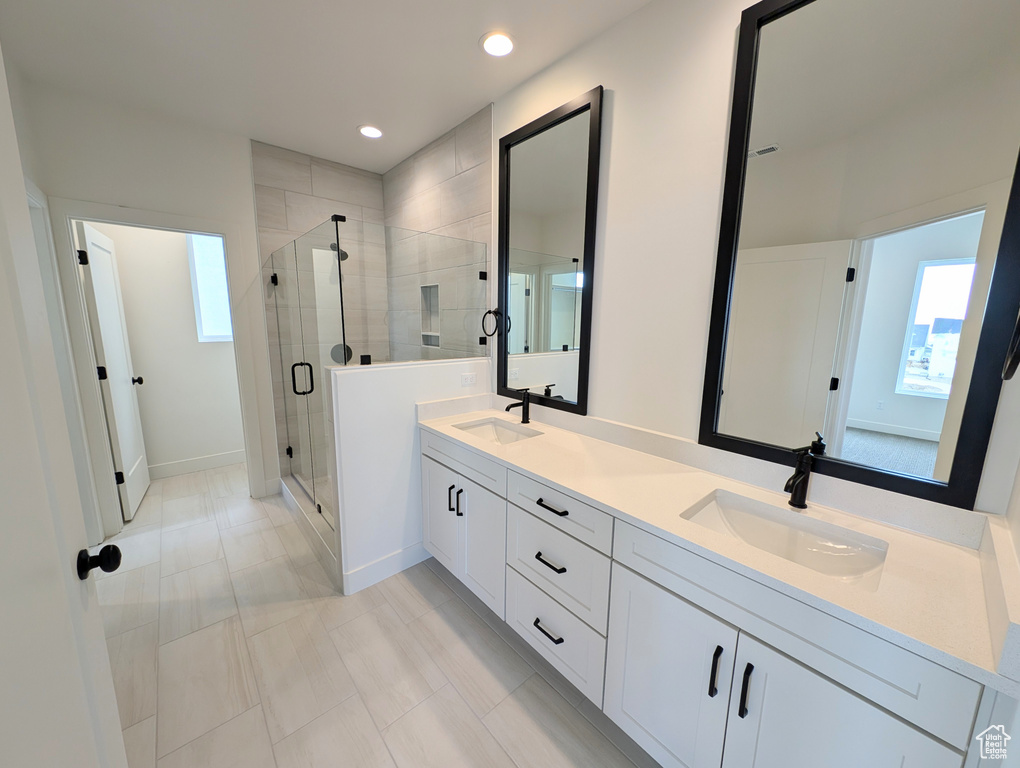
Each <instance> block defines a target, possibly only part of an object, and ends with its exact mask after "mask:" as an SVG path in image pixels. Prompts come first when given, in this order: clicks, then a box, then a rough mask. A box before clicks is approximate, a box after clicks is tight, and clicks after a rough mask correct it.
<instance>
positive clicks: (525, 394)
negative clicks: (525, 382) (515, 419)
mask: <svg viewBox="0 0 1020 768" xmlns="http://www.w3.org/2000/svg"><path fill="white" fill-rule="evenodd" d="M515 391H516V392H518V393H519V394H520V396H521V402H519V403H510V405H508V406H507V407H506V408H505V409H504V410H506V411H507V412H509V411H510V409H511V408H520V409H521V424H529V423H530V422H531V390H530V389H518V390H515Z"/></svg>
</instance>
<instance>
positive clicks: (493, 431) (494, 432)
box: [453, 416, 542, 445]
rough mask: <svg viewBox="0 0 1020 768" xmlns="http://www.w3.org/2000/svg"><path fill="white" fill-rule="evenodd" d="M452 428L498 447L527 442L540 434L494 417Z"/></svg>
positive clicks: (455, 425) (534, 430)
mask: <svg viewBox="0 0 1020 768" xmlns="http://www.w3.org/2000/svg"><path fill="white" fill-rule="evenodd" d="M453 426H454V427H456V428H457V429H460V430H463V431H464V432H467V433H468V434H469V435H474V436H475V437H479V438H481V439H482V440H488V441H489V442H491V443H499V444H500V445H506V444H508V443H516V442H517V441H518V440H527V439H528V438H529V437H535V436H537V435H541V434H542V433H541V432H539V431H538V430H537V429H531V427H526V426H524V425H523V424H516V423H514V422H512V421H506V420H505V419H498V418H496V417H495V416H490V417H488V418H485V419H478V421H468V422H466V423H464V424H454V425H453Z"/></svg>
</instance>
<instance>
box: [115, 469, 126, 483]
mask: <svg viewBox="0 0 1020 768" xmlns="http://www.w3.org/2000/svg"><path fill="white" fill-rule="evenodd" d="M113 479H114V480H115V481H116V482H117V485H124V473H123V472H114V473H113Z"/></svg>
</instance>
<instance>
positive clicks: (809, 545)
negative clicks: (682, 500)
mask: <svg viewBox="0 0 1020 768" xmlns="http://www.w3.org/2000/svg"><path fill="white" fill-rule="evenodd" d="M681 516H682V517H684V518H686V519H687V520H690V521H691V522H693V523H697V524H698V525H702V526H704V527H705V528H708V529H710V530H713V531H716V532H717V533H722V534H726V535H727V536H731V537H733V538H735V539H739V540H741V541H743V542H746V543H747V544H750V545H751V546H752V547H757V548H758V549H760V550H762V551H764V552H768V553H770V554H773V555H776V556H777V557H781V558H783V559H784V560H789V561H790V562H792V563H797V564H799V565H803V566H805V567H806V568H810V569H811V570H813V571H816V572H818V573H822V574H825V575H826V576H831V577H833V578H837V579H842V580H846V581H855V580H858V579H862V578H863V577H865V576H869V575H870V576H873V577H874V584H875V585H876V586H877V579H878V576H879V574H880V572H881V567H882V564H883V563H884V562H885V556H886V553H887V552H888V550H889V543H888V542H885V541H882V540H881V539H876V538H874V537H873V536H868V535H867V534H863V533H858V532H857V531H851V530H849V529H848V528H843V527H841V526H838V525H833V524H832V523H827V522H825V521H823V520H816V519H814V518H811V517H805V516H804V515H802V514H799V513H797V512H794V511H792V510H789V509H782V508H781V507H775V506H773V505H771V504H766V503H765V502H762V501H757V500H755V499H749V498H747V497H746V496H741V495H739V494H736V493H731V492H730V491H723V490H717V491H713V492H712V493H710V494H709V495H708V496H706V497H705V498H703V499H702V500H701V501H699V502H698V503H697V504H695V505H694V506H693V507H691V508H690V509H688V510H687V511H686V512H684V513H683V514H682V515H681Z"/></svg>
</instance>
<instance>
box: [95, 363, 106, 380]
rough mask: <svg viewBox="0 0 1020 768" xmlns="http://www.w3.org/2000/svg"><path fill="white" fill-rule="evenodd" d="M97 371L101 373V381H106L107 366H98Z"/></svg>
mask: <svg viewBox="0 0 1020 768" xmlns="http://www.w3.org/2000/svg"><path fill="white" fill-rule="evenodd" d="M96 373H97V374H99V380H100V381H106V366H105V365H100V366H99V367H98V368H96Z"/></svg>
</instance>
